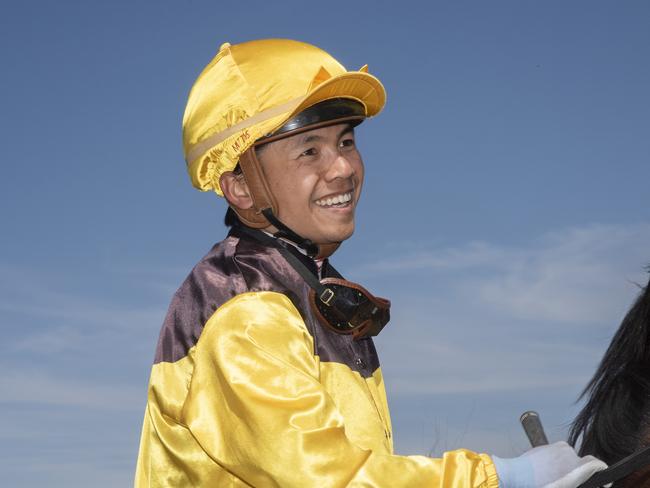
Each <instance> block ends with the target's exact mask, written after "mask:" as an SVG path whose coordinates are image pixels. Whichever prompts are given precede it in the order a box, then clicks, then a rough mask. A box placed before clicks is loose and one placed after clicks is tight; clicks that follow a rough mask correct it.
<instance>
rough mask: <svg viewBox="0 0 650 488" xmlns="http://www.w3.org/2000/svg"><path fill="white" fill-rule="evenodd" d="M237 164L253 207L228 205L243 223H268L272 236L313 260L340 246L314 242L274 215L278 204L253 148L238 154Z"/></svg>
mask: <svg viewBox="0 0 650 488" xmlns="http://www.w3.org/2000/svg"><path fill="white" fill-rule="evenodd" d="M239 166H240V168H241V170H242V173H243V175H244V179H245V180H246V184H247V185H248V189H249V192H250V195H251V198H252V200H253V206H252V207H251V208H248V209H241V208H237V207H235V206H231V208H232V209H233V210H234V211H235V213H236V214H237V216H238V217H239V219H240V220H241V221H242V222H243V223H244V224H245V225H247V226H248V227H252V228H254V229H263V228H265V227H269V226H271V225H272V226H274V227H275V228H276V229H278V231H277V232H276V233H275V234H274V235H275V236H276V237H279V238H282V239H287V240H289V241H291V242H293V243H294V244H296V245H297V246H298V247H300V248H302V249H304V250H305V252H306V253H307V254H308V255H309V256H310V257H312V258H315V259H323V258H326V257H328V256H331V255H332V254H333V253H334V251H336V249H338V247H339V246H340V245H341V243H340V242H333V243H330V244H316V243H314V242H312V241H311V240H309V239H306V238H304V237H302V236H300V235H298V234H297V233H296V232H294V231H293V230H291V229H290V228H289V227H288V226H287V225H285V224H284V223H283V222H281V221H280V220H279V219H278V218H277V217H276V215H277V213H278V204H277V202H276V200H275V198H274V197H273V193H271V189H270V188H269V185H268V182H267V181H266V177H265V176H264V172H263V170H262V166H261V165H260V162H259V160H258V159H257V156H256V154H255V148H254V147H251V148H249V149H248V150H247V151H246V152H244V154H242V155H241V157H240V158H239Z"/></svg>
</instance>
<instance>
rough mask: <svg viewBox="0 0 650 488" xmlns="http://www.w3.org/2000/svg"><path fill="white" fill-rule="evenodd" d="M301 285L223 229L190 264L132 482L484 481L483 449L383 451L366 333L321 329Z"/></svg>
mask: <svg viewBox="0 0 650 488" xmlns="http://www.w3.org/2000/svg"><path fill="white" fill-rule="evenodd" d="M305 259H306V258H305ZM311 265H312V266H313V263H311ZM324 267H325V268H326V267H327V263H325V264H324ZM308 291H309V290H308V287H307V285H306V283H304V281H303V280H302V278H301V277H300V276H299V275H298V274H297V273H296V272H295V271H293V269H292V268H291V267H290V266H289V265H288V264H287V263H286V261H284V258H283V257H282V256H281V255H280V253H279V252H278V251H277V250H276V249H272V248H265V247H263V246H261V245H260V244H259V243H257V242H253V241H252V240H250V239H247V238H246V237H245V236H241V235H238V234H237V232H236V229H235V230H233V232H231V234H230V235H229V237H228V238H227V239H226V240H224V241H223V242H221V243H219V244H217V245H216V246H215V247H214V248H213V249H212V250H211V251H210V253H208V255H207V256H206V257H205V258H204V259H203V260H202V261H201V262H200V263H199V264H198V265H197V266H196V267H195V268H194V270H193V271H192V273H191V274H190V275H189V276H188V278H187V279H186V281H185V282H184V283H183V285H182V286H181V287H180V288H179V290H178V291H177V292H176V294H175V295H174V298H173V300H172V304H171V306H170V309H169V312H168V314H167V317H166V319H165V323H164V324H163V328H162V331H161V335H160V339H159V342H158V347H157V350H156V359H155V361H154V366H153V367H152V371H151V378H150V383H149V392H148V401H147V407H146V411H145V417H144V424H143V429H142V437H141V441H140V452H139V456H138V462H137V469H136V478H135V486H136V487H139V488H144V487H222V486H224V487H244V486H253V487H264V488H266V487H287V488H289V487H344V486H351V487H356V486H359V487H360V486H364V487H440V488H442V487H477V488H478V487H481V488H496V487H497V486H498V480H497V475H496V471H495V468H494V464H493V463H492V461H491V459H490V458H489V456H487V455H485V454H476V453H473V452H470V451H467V450H458V451H453V452H449V453H446V454H445V455H444V456H443V457H442V458H440V459H432V458H428V457H425V456H398V455H395V454H393V445H392V434H391V425H390V416H389V412H388V406H387V402H386V395H385V391H384V384H383V380H382V375H381V369H380V367H379V362H378V360H377V355H376V351H375V349H374V345H373V344H372V340H371V339H362V340H357V341H355V340H353V339H352V338H351V337H349V336H344V335H340V334H336V333H334V332H330V331H329V329H325V328H323V327H321V326H320V324H318V322H317V319H316V318H315V317H314V316H313V315H312V313H311V310H310V309H309V306H308V305H307V301H306V300H307V294H308Z"/></svg>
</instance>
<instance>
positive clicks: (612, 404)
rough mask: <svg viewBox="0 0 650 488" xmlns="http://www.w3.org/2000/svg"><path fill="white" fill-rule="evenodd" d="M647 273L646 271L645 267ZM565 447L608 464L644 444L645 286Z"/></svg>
mask: <svg viewBox="0 0 650 488" xmlns="http://www.w3.org/2000/svg"><path fill="white" fill-rule="evenodd" d="M648 271H650V268H648ZM583 398H586V400H587V401H586V403H585V405H584V407H583V408H582V410H581V411H580V413H579V414H578V416H577V417H576V418H575V420H574V421H573V423H572V424H571V429H570V431H569V443H570V444H571V445H573V446H575V445H576V444H577V443H578V440H580V439H581V441H582V442H581V444H580V450H579V452H580V454H581V455H585V454H592V455H594V456H596V457H598V458H600V459H602V460H603V461H605V462H606V463H608V464H612V463H615V462H616V461H618V460H619V459H621V458H623V457H625V456H627V455H629V454H631V453H633V452H634V451H635V450H637V449H639V448H640V447H642V446H644V445H646V444H648V443H649V442H650V436H648V434H649V433H650V411H649V408H648V407H650V401H649V400H650V284H649V285H646V286H645V287H641V292H640V294H639V296H638V298H637V299H636V301H635V303H634V305H633V306H632V308H630V310H629V311H628V312H627V314H626V315H625V318H624V319H623V322H622V323H621V325H620V326H619V328H618V330H617V331H616V334H615V335H614V338H613V339H612V342H611V343H610V345H609V347H608V349H607V352H606V353H605V355H604V356H603V359H602V360H601V362H600V365H599V366H598V369H597V370H596V373H595V374H594V376H593V378H591V380H590V381H589V383H588V384H587V386H586V388H585V389H584V391H583V392H582V393H581V395H580V397H579V399H583Z"/></svg>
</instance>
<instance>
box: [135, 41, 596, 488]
mask: <svg viewBox="0 0 650 488" xmlns="http://www.w3.org/2000/svg"><path fill="white" fill-rule="evenodd" d="M384 102H385V93H384V88H383V86H382V84H381V83H380V82H379V80H377V78H375V77H374V76H372V75H370V74H368V73H367V69H366V68H365V67H364V68H362V69H361V70H359V71H347V70H346V69H345V68H344V67H343V66H342V65H341V64H340V63H338V62H337V61H336V60H335V59H334V58H332V57H331V56H330V55H329V54H327V53H326V52H324V51H322V50H320V49H318V48H316V47H314V46H311V45H308V44H304V43H300V42H296V41H289V40H279V39H274V40H263V41H252V42H247V43H244V44H239V45H233V46H231V45H229V44H224V45H223V46H222V47H221V49H220V51H219V53H218V54H217V55H216V57H215V58H214V59H213V60H212V61H211V63H210V64H209V65H208V66H207V67H206V68H205V70H204V71H203V72H202V73H201V75H200V76H199V78H198V79H197V81H196V82H195V84H194V87H193V88H192V90H191V92H190V95H189V100H188V103H187V108H186V111H185V116H184V119H183V139H184V149H185V155H186V160H187V163H188V171H189V174H190V177H191V179H192V183H193V184H194V186H195V187H197V188H199V189H200V190H206V191H207V190H213V191H215V192H216V193H217V194H219V195H221V196H224V197H225V198H226V200H227V201H228V204H229V210H228V213H227V215H226V223H227V225H229V226H230V227H231V230H230V232H229V234H228V236H227V237H226V239H225V240H223V241H222V242H220V243H218V244H217V245H215V246H214V247H213V248H212V250H211V251H210V252H209V253H208V254H207V255H206V256H205V257H204V258H203V259H202V260H201V261H200V262H199V263H198V264H197V265H196V266H195V268H194V269H193V270H192V272H191V273H190V275H189V276H188V277H187V279H186V280H185V282H184V283H183V284H182V285H181V287H180V288H179V290H178V291H177V292H176V294H175V295H174V297H173V299H172V303H171V305H170V309H169V312H168V314H167V316H166V318H165V322H164V324H163V327H162V331H161V333H160V338H159V341H158V347H157V350H156V355H155V361H154V365H153V368H152V372H151V379H150V384H149V395H148V402H147V409H146V413H145V419H144V425H143V430H142V438H141V443H140V453H139V457H138V464H137V472H136V481H135V484H136V486H138V487H197V486H201V487H202V486H206V487H207V486H210V487H216V486H230V487H238V486H242V487H243V486H254V487H330V486H331V487H335V486H336V487H339V486H341V487H342V486H377V487H379V486H385V487H397V486H399V487H414V486H432V487H434V486H435V487H484V488H492V487H497V486H505V487H515V488H516V487H524V486H533V487H536V486H544V485H546V484H547V483H550V482H552V481H556V480H558V479H560V478H561V479H562V480H563V481H561V482H559V484H555V485H553V486H555V487H556V488H570V487H573V486H577V484H578V481H580V480H583V479H586V477H587V476H588V475H589V473H591V472H593V471H594V470H595V469H599V468H601V467H602V463H599V462H598V461H596V460H593V459H592V458H578V457H577V456H576V455H575V453H574V451H573V450H572V449H571V448H570V447H568V446H567V445H566V444H563V445H553V446H549V447H546V448H538V449H536V450H533V451H531V452H529V453H527V455H525V456H524V457H522V458H517V459H515V460H500V459H498V458H496V457H490V456H488V455H486V454H477V453H473V452H471V451H467V450H458V451H453V452H449V453H446V454H445V455H444V456H443V458H441V459H432V458H428V457H425V456H398V455H395V454H394V453H393V444H392V431H391V424H390V415H389V412H388V406H387V402H386V396H385V391H384V385H383V380H382V374H381V370H380V368H379V361H378V358H377V353H376V351H375V348H374V345H373V342H372V336H374V335H377V334H378V333H379V332H380V331H381V330H382V328H383V327H384V326H385V325H386V324H387V322H388V319H389V307H390V302H388V300H385V299H382V298H379V297H375V296H373V295H372V294H371V293H370V292H368V291H367V290H365V289H364V288H363V287H362V286H360V285H358V284H355V283H351V282H349V281H347V280H345V279H344V278H343V277H342V276H341V275H340V274H339V273H338V272H337V271H336V270H335V269H334V268H333V267H332V265H331V264H330V262H329V259H328V258H329V257H330V256H331V255H332V253H334V252H335V251H336V249H337V248H338V246H339V245H340V244H341V242H343V241H344V240H346V239H348V238H349V237H350V236H351V235H352V233H353V232H354V227H355V210H356V206H357V203H358V201H359V198H360V196H361V189H362V186H363V179H364V165H363V161H362V159H361V155H360V154H359V151H358V149H357V146H356V144H355V135H354V131H355V127H356V126H357V125H359V124H360V123H361V122H362V121H363V120H364V119H365V118H367V117H371V116H374V115H376V114H377V113H379V111H380V110H381V109H382V107H383V106H384ZM497 472H498V473H497ZM567 476H569V477H567Z"/></svg>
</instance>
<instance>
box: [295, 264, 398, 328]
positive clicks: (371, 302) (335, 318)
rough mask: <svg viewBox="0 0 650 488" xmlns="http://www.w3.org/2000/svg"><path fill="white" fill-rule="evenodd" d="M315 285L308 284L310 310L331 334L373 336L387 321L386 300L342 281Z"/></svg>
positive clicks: (353, 284) (325, 279) (332, 280)
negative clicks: (309, 286)
mask: <svg viewBox="0 0 650 488" xmlns="http://www.w3.org/2000/svg"><path fill="white" fill-rule="evenodd" d="M301 264H302V263H301ZM311 276H312V278H313V275H311ZM313 281H317V280H316V279H315V278H314V279H313ZM317 283H318V284H316V283H310V285H311V290H310V291H309V301H310V303H311V307H312V310H313V312H314V313H315V314H316V316H317V317H318V319H319V320H320V321H321V323H322V324H324V325H326V326H327V327H329V328H330V329H331V330H333V331H334V332H337V333H339V334H352V336H353V337H354V338H355V339H361V338H364V337H370V336H376V335H377V334H379V333H380V332H381V330H382V329H383V328H384V326H385V325H386V324H387V323H388V321H389V320H390V301H389V300H386V299H385V298H380V297H376V296H374V295H373V294H372V293H370V292H369V291H368V290H366V289H365V288H363V287H362V286H361V285H357V284H356V283H352V282H351V281H347V280H345V279H343V278H324V279H322V280H320V281H317Z"/></svg>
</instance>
